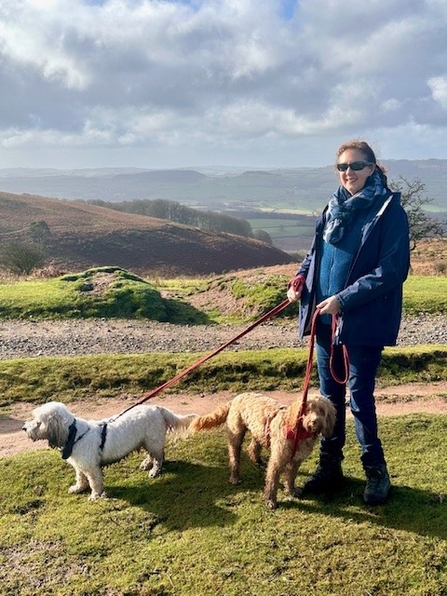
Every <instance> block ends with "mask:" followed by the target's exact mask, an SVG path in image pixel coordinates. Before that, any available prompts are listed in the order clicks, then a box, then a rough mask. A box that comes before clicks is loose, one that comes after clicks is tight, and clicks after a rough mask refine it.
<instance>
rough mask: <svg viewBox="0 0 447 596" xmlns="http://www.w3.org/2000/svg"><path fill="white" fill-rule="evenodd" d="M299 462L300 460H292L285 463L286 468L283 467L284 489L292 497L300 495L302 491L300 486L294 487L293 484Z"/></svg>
mask: <svg viewBox="0 0 447 596" xmlns="http://www.w3.org/2000/svg"><path fill="white" fill-rule="evenodd" d="M301 463H302V461H301V460H296V461H295V460H293V461H291V462H289V463H288V464H287V466H286V469H285V474H284V485H285V489H286V491H287V492H288V493H289V495H291V496H292V497H300V496H301V495H302V492H303V491H302V490H301V489H300V488H296V486H295V480H296V477H297V474H298V470H299V468H300V466H301Z"/></svg>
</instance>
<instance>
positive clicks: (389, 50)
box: [0, 0, 447, 169]
mask: <svg viewBox="0 0 447 596" xmlns="http://www.w3.org/2000/svg"><path fill="white" fill-rule="evenodd" d="M446 32H447V2H446V0H368V1H364V2H359V1H358V0H190V1H186V0H163V1H162V0H1V1H0V168H15V167H28V168H29V167H35V168H58V169H77V168H98V167H138V168H149V169H154V168H155V169H160V168H162V169H165V168H167V169H171V168H178V167H198V166H201V167H207V166H213V167H253V168H282V167H285V168H289V167H319V166H326V165H331V164H333V163H334V160H335V154H336V150H337V148H338V146H339V145H340V144H341V143H343V142H344V141H346V140H348V139H351V138H362V139H365V140H366V141H368V142H369V143H370V144H371V145H372V147H373V148H374V150H375V151H376V154H377V157H378V159H379V160H380V159H382V160H389V159H430V158H437V159H447V33H446Z"/></svg>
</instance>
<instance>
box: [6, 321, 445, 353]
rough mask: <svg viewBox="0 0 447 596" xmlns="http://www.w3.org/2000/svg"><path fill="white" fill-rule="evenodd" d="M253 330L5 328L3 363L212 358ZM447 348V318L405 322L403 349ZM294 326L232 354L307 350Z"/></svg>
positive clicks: (247, 342)
mask: <svg viewBox="0 0 447 596" xmlns="http://www.w3.org/2000/svg"><path fill="white" fill-rule="evenodd" d="M248 327H249V325H245V326H244V325H173V324H170V323H158V322H154V321H143V320H122V319H80V320H63V321H33V320H27V321H21V320H10V321H9V320H8V321H1V322H0V360H9V359H12V358H26V357H39V356H78V355H89V354H130V353H134V354H138V353H151V352H192V353H195V352H208V351H211V350H214V349H216V348H218V347H219V346H221V345H223V344H224V343H226V342H227V341H229V340H231V339H232V338H234V337H237V336H238V335H239V334H240V333H242V332H243V331H245V330H246V329H247V328H248ZM423 344H440V345H447V314H435V315H432V314H428V313H427V314H419V315H417V316H408V315H406V316H404V318H403V320H402V325H401V329H400V333H399V338H398V345H401V346H411V345H423ZM305 346H307V340H306V341H305V342H301V341H300V340H299V338H298V326H297V322H296V320H295V321H288V320H285V319H277V320H273V321H269V322H267V323H263V324H262V325H259V326H258V327H255V328H254V329H252V330H251V331H250V332H249V333H247V335H244V336H243V337H242V338H240V339H239V340H238V341H237V342H236V343H234V344H232V345H231V346H229V347H228V348H226V349H228V350H233V351H236V350H265V349H273V348H293V347H305Z"/></svg>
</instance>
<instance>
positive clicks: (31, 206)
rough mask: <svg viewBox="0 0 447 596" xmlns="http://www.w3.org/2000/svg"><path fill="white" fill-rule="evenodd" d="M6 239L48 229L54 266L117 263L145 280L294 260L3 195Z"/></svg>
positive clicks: (106, 213) (141, 220) (268, 250)
mask: <svg viewBox="0 0 447 596" xmlns="http://www.w3.org/2000/svg"><path fill="white" fill-rule="evenodd" d="M0 214H1V217H0V242H1V243H6V242H23V243H25V242H30V240H31V238H32V230H33V228H34V229H35V227H36V225H37V226H38V227H39V226H40V228H42V226H43V227H44V229H45V238H44V245H45V255H46V262H47V264H48V265H53V266H55V267H56V268H58V269H60V270H64V271H79V270H83V269H86V268H90V267H101V266H118V267H122V268H123V269H128V270H131V271H133V272H135V273H137V274H139V275H147V274H151V275H154V274H158V275H163V276H179V275H184V276H188V275H209V274H219V273H222V272H225V271H236V270H240V269H250V268H254V267H267V266H272V265H283V264H287V263H291V262H292V258H291V257H290V255H288V254H287V253H285V252H283V251H281V250H279V249H277V248H275V247H272V246H269V245H268V244H265V243H263V242H259V241H258V240H254V239H251V238H244V237H241V236H235V235H231V234H214V233H208V232H204V231H201V230H199V229H197V228H192V227H189V226H184V225H179V224H174V223H172V222H169V221H166V220H162V219H155V218H151V217H146V216H143V215H133V214H129V213H121V212H118V211H114V210H112V209H107V208H104V207H96V206H93V205H87V204H84V203H82V202H76V201H63V200H58V199H49V198H44V197H38V196H32V195H15V194H10V193H2V192H0Z"/></svg>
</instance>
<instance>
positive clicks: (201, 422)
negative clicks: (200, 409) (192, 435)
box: [191, 401, 231, 432]
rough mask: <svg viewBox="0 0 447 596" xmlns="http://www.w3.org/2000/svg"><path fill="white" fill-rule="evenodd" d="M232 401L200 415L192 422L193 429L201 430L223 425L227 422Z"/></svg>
mask: <svg viewBox="0 0 447 596" xmlns="http://www.w3.org/2000/svg"><path fill="white" fill-rule="evenodd" d="M230 405H231V401H229V402H227V403H226V404H224V405H223V406H219V407H218V408H216V409H215V410H214V412H211V414H206V415H205V416H198V417H197V418H196V419H195V420H194V421H193V422H192V424H191V430H192V431H194V432H196V431H199V430H210V429H211V428H216V427H217V426H222V424H225V422H226V420H227V417H228V412H229V411H230Z"/></svg>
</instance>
